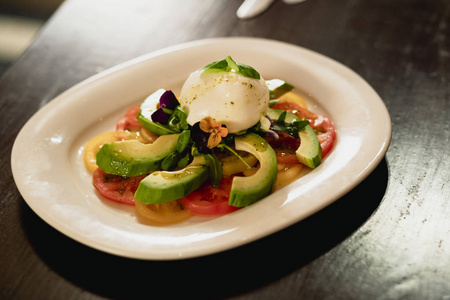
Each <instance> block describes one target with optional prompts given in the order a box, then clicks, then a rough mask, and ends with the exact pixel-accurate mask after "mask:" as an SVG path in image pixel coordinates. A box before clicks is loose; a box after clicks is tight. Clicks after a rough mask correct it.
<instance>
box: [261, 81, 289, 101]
mask: <svg viewBox="0 0 450 300" xmlns="http://www.w3.org/2000/svg"><path fill="white" fill-rule="evenodd" d="M266 84H267V87H268V88H269V93H270V99H278V98H279V97H281V96H282V95H283V94H285V93H287V92H290V91H292V90H293V89H294V88H295V87H294V86H293V85H292V84H290V83H287V82H286V81H283V80H281V79H271V80H266Z"/></svg>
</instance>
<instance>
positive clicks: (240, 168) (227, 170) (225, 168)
mask: <svg viewBox="0 0 450 300" xmlns="http://www.w3.org/2000/svg"><path fill="white" fill-rule="evenodd" d="M239 155H240V156H241V158H242V159H243V160H244V161H245V162H246V163H247V164H248V165H249V166H250V167H253V166H254V165H255V164H256V163H257V162H258V159H257V158H256V157H255V156H253V155H252V154H250V153H247V152H239ZM219 160H220V161H221V162H222V172H223V176H225V177H228V176H231V175H233V174H237V173H242V172H245V171H247V170H248V167H247V165H246V164H245V163H244V162H243V161H242V160H240V159H239V157H237V156H236V155H234V154H229V155H227V156H223V157H222V156H221V157H219Z"/></svg>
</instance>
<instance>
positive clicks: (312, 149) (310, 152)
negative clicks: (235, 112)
mask: <svg viewBox="0 0 450 300" xmlns="http://www.w3.org/2000/svg"><path fill="white" fill-rule="evenodd" d="M283 112H284V111H283V110H280V109H268V110H267V115H268V116H269V118H271V119H272V120H273V121H274V122H276V121H277V120H278V118H279V117H280V115H281V114H282V113H283ZM284 121H285V122H286V123H290V122H294V121H301V119H300V118H299V117H297V116H296V115H293V114H291V113H287V114H286V118H285V120H284ZM298 135H299V137H300V147H298V149H297V151H296V152H295V154H296V155H297V158H298V161H299V162H301V163H302V164H304V165H306V166H308V167H310V168H312V169H314V168H316V167H318V166H319V165H320V164H321V162H322V147H321V146H320V143H319V140H318V139H317V135H316V133H315V132H314V129H312V128H311V126H309V125H306V126H305V127H303V128H302V129H301V130H300V131H299V132H298Z"/></svg>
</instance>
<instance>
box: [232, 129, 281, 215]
mask: <svg viewBox="0 0 450 300" xmlns="http://www.w3.org/2000/svg"><path fill="white" fill-rule="evenodd" d="M235 147H236V150H242V151H246V152H249V153H251V154H253V155H254V156H255V157H256V158H257V159H258V161H259V165H260V166H259V169H258V171H256V173H255V174H253V175H252V176H248V177H240V176H236V177H234V178H233V181H232V184H231V192H230V199H229V204H230V205H232V206H236V207H243V206H248V205H250V204H253V203H255V202H257V201H258V200H260V199H261V198H263V197H265V196H267V195H268V194H270V192H271V191H272V187H273V185H274V184H275V181H276V179H277V158H276V154H275V151H274V150H273V149H272V147H270V145H269V143H267V141H266V140H264V139H263V138H262V137H260V136H259V135H257V134H254V133H248V134H246V135H244V136H239V137H236V138H235Z"/></svg>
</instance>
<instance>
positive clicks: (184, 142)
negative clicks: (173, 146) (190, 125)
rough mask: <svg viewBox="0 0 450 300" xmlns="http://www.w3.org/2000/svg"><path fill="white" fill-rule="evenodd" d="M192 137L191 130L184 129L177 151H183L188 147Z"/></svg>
mask: <svg viewBox="0 0 450 300" xmlns="http://www.w3.org/2000/svg"><path fill="white" fill-rule="evenodd" d="M190 139H191V131H190V130H184V131H183V132H181V134H180V137H179V138H178V142H177V152H178V153H182V152H183V151H184V150H185V149H186V147H187V146H188V145H189V141H190Z"/></svg>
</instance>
